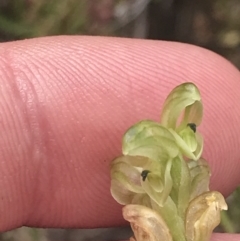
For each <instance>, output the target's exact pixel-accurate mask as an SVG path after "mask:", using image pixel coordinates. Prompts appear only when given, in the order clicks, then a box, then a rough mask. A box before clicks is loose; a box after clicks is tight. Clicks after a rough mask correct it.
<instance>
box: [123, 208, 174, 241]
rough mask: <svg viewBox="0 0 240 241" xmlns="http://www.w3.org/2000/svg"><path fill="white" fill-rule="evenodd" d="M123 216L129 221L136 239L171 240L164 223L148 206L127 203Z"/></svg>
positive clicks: (143, 240)
mask: <svg viewBox="0 0 240 241" xmlns="http://www.w3.org/2000/svg"><path fill="white" fill-rule="evenodd" d="M123 217H124V219H125V220H127V221H128V222H130V223H131V227H132V230H133V232H134V236H135V239H136V241H158V240H162V241H172V236H171V234H170V232H169V229H168V227H167V225H166V223H165V222H164V220H163V219H162V218H161V216H159V215H158V213H157V212H155V211H154V210H152V209H150V208H147V207H144V206H140V205H127V206H125V207H124V208H123Z"/></svg>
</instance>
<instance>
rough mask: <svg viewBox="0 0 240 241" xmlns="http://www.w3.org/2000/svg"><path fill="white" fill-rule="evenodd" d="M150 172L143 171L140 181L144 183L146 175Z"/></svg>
mask: <svg viewBox="0 0 240 241" xmlns="http://www.w3.org/2000/svg"><path fill="white" fill-rule="evenodd" d="M149 172H150V171H149V170H143V171H142V173H141V177H142V180H143V181H145V180H146V178H147V175H148V173H149Z"/></svg>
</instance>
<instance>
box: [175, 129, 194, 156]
mask: <svg viewBox="0 0 240 241" xmlns="http://www.w3.org/2000/svg"><path fill="white" fill-rule="evenodd" d="M178 134H179V136H180V137H181V138H182V139H183V141H184V142H185V143H186V145H187V146H188V148H189V150H190V151H191V152H195V151H196V150H197V146H198V143H197V138H196V135H195V133H194V131H193V130H192V129H191V128H190V127H189V126H186V127H185V128H184V129H183V130H181V131H180V132H179V133H178Z"/></svg>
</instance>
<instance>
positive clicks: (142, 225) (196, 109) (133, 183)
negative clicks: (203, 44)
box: [111, 83, 227, 241]
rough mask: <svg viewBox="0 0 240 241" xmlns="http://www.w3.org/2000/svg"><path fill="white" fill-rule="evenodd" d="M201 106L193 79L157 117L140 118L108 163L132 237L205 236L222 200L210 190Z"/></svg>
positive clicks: (203, 240)
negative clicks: (154, 118) (154, 119)
mask: <svg viewBox="0 0 240 241" xmlns="http://www.w3.org/2000/svg"><path fill="white" fill-rule="evenodd" d="M202 116H203V107H202V102H201V96H200V92H199V90H198V88H197V87H196V86H195V85H194V84H193V83H184V84H182V85H179V86H177V87H176V88H174V89H173V91H172V92H171V93H170V94H169V96H168V97H167V99H166V101H165V103H164V105H163V111H162V114H161V121H160V122H154V121H151V120H144V121H140V122H139V123H137V124H135V125H134V126H132V127H131V128H129V129H128V130H127V132H126V133H125V135H124V136H123V142H122V153H123V155H122V156H120V157H118V158H116V159H115V160H114V161H113V162H112V164H111V194H112V196H113V198H114V199H115V200H116V201H117V202H119V203H120V204H122V205H126V206H125V207H124V208H123V216H124V218H125V219H126V220H127V221H129V222H130V224H131V227H132V230H133V232H134V238H132V239H131V240H132V241H133V240H136V241H140V240H141V241H145V240H148V241H149V240H150V241H153V240H160V239H161V240H163V241H207V240H209V238H210V236H211V233H212V231H213V229H214V228H215V227H216V226H217V225H218V224H219V222H220V211H221V210H223V209H224V210H226V209H227V205H226V202H225V200H224V198H223V196H222V195H221V194H220V193H218V192H211V191H209V181H210V175H211V174H210V168H209V165H208V163H207V161H206V160H204V159H203V158H202V157H201V155H202V151H203V138H202V136H201V135H200V133H198V130H197V129H198V126H199V125H200V123H201V121H202Z"/></svg>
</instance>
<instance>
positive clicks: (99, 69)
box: [0, 37, 240, 240]
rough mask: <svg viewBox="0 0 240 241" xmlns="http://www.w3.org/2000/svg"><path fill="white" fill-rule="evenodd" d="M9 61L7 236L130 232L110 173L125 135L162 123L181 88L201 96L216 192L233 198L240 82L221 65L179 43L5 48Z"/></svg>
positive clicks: (3, 129) (4, 185)
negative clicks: (16, 232)
mask: <svg viewBox="0 0 240 241" xmlns="http://www.w3.org/2000/svg"><path fill="white" fill-rule="evenodd" d="M0 60H1V65H0V75H1V78H0V86H1V101H0V113H1V121H0V133H1V139H0V156H1V162H0V173H1V175H0V197H1V202H0V215H1V222H0V230H1V231H6V230H9V229H13V228H15V227H19V226H21V225H27V226H39V227H78V228H84V227H89V228H92V227H109V226H117V225H122V224H124V221H123V219H122V215H121V207H120V206H119V205H118V204H117V203H116V202H115V201H114V200H113V198H112V197H111V195H110V192H109V188H110V183H109V181H110V173H109V172H110V169H109V163H110V162H111V160H112V159H113V158H114V157H116V156H118V155H119V154H120V148H121V137H122V135H123V133H124V132H125V131H126V129H127V128H128V127H129V126H131V125H132V124H134V123H135V122H137V121H139V120H141V119H144V118H145V119H155V120H158V119H159V113H160V110H161V105H162V104H163V101H164V99H165V98H166V96H167V94H168V93H169V91H170V90H171V89H172V88H173V87H175V86H176V85H177V84H179V83H180V82H185V81H193V82H194V83H196V84H197V85H198V87H199V88H200V91H201V93H202V98H203V104H204V119H203V124H202V125H201V127H200V128H201V132H202V134H203V136H204V138H205V145H204V149H205V151H204V157H205V158H206V159H207V160H208V161H209V162H210V165H211V168H212V172H213V175H212V184H211V188H212V189H213V190H219V191H221V192H222V193H223V194H224V195H228V194H230V193H231V192H232V191H233V190H234V189H235V188H236V186H237V185H238V184H239V183H240V175H239V168H240V162H239V159H240V149H239V146H240V128H239V124H240V102H239V96H240V74H239V72H238V70H237V69H235V68H234V67H233V66H232V65H231V64H230V63H228V62H227V61H226V60H224V59H223V58H221V57H219V56H218V55H216V54H214V53H212V52H210V51H207V50H204V49H201V48H198V47H194V46H191V45H186V44H180V43H171V42H161V41H145V40H136V39H135V40H130V39H118V38H100V37H50V38H39V39H32V40H25V41H18V42H10V43H3V44H1V45H0ZM214 237H215V240H224V239H226V240H234V239H235V240H239V236H237V235H235V236H234V235H227V234H224V235H223V234H222V235H220V234H219V235H218V234H216V235H215V236H214Z"/></svg>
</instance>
